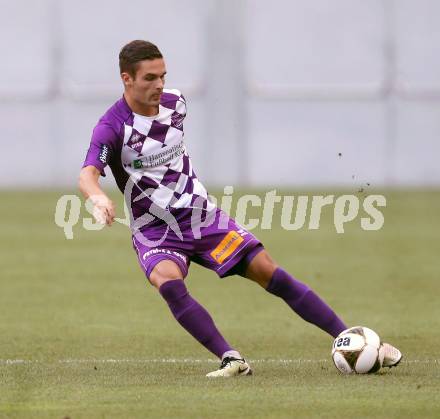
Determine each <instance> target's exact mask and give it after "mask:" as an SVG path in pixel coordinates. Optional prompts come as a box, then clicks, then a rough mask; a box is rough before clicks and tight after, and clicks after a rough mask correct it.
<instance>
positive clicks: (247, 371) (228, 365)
mask: <svg viewBox="0 0 440 419" xmlns="http://www.w3.org/2000/svg"><path fill="white" fill-rule="evenodd" d="M242 375H252V370H251V367H250V366H249V364H248V363H247V362H246V360H245V359H244V358H243V359H239V358H233V357H231V356H227V357H225V358H224V359H223V360H222V363H221V365H220V368H219V369H218V370H216V371H212V372H210V373H208V374H206V376H207V377H238V376H242Z"/></svg>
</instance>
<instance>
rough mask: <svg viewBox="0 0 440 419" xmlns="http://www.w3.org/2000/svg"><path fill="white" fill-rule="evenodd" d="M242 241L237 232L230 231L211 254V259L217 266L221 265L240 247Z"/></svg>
mask: <svg viewBox="0 0 440 419" xmlns="http://www.w3.org/2000/svg"><path fill="white" fill-rule="evenodd" d="M243 240H244V239H243V237H241V236H240V234H239V233H238V232H237V231H230V232H229V233H228V234H226V236H225V237H224V238H223V240H222V241H221V242H220V243H219V245H218V246H217V247H216V248H215V249H214V250H213V251H212V252H211V256H212V258H213V259H214V260H215V261H216V262H217V263H219V264H221V263H223V262H224V260H225V259H226V258H227V257H228V256H230V255H231V254H232V253H233V252H234V250H235V249H237V247H238V246H240V244H241V243H242V242H243Z"/></svg>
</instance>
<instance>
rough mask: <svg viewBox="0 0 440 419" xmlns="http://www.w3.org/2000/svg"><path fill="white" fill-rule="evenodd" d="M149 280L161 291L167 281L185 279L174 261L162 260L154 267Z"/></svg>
mask: <svg viewBox="0 0 440 419" xmlns="http://www.w3.org/2000/svg"><path fill="white" fill-rule="evenodd" d="M148 279H149V280H150V282H151V283H152V284H153V285H154V286H155V287H156V288H157V289H159V288H160V287H161V285H162V284H164V283H165V282H167V281H173V280H175V279H183V274H182V271H181V270H180V268H179V266H178V265H177V263H175V262H173V261H172V260H162V261H160V262H159V263H158V264H157V265H155V266H154V268H153V270H152V271H151V273H150V275H149V278H148Z"/></svg>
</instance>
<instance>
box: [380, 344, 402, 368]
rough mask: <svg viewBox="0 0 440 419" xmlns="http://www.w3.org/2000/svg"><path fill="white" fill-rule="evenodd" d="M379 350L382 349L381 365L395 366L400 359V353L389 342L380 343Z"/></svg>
mask: <svg viewBox="0 0 440 419" xmlns="http://www.w3.org/2000/svg"><path fill="white" fill-rule="evenodd" d="M380 350H381V351H383V362H382V367H388V368H391V367H397V365H399V362H400V361H401V360H402V353H401V352H400V351H399V350H398V349H397V348H395V347H394V346H392V345H390V344H389V343H382V345H381V347H380Z"/></svg>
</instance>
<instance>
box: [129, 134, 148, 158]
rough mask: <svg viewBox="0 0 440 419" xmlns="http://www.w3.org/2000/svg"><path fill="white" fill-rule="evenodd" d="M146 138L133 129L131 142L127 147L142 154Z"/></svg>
mask: <svg viewBox="0 0 440 419" xmlns="http://www.w3.org/2000/svg"><path fill="white" fill-rule="evenodd" d="M145 138H147V137H146V136H145V135H143V134H141V133H140V132H137V131H136V130H135V129H133V132H132V134H131V136H130V138H129V140H128V141H127V146H128V147H130V148H131V149H133V150H135V151H137V152H138V153H140V152H141V150H142V147H143V145H144V142H145Z"/></svg>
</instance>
